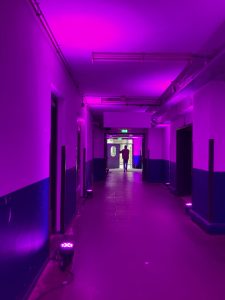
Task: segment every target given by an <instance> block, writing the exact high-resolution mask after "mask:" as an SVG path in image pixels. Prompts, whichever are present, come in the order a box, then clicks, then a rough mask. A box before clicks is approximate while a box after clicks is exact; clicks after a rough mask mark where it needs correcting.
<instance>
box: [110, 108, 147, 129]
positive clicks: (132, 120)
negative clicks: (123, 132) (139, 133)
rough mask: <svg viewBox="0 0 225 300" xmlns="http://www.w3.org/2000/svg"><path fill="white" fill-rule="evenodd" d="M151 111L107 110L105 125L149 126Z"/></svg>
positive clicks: (117, 126)
mask: <svg viewBox="0 0 225 300" xmlns="http://www.w3.org/2000/svg"><path fill="white" fill-rule="evenodd" d="M150 123H151V114H150V113H135V112H105V113H104V127H113V128H149V126H150Z"/></svg>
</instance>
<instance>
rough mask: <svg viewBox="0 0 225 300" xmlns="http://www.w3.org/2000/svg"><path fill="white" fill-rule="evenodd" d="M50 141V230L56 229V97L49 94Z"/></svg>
mask: <svg viewBox="0 0 225 300" xmlns="http://www.w3.org/2000/svg"><path fill="white" fill-rule="evenodd" d="M51 101H52V103H51V142H50V230H51V232H55V231H56V184H57V131H58V130H57V124H58V106H57V98H56V97H55V96H54V95H53V94H52V96H51Z"/></svg>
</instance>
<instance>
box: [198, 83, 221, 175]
mask: <svg viewBox="0 0 225 300" xmlns="http://www.w3.org/2000/svg"><path fill="white" fill-rule="evenodd" d="M224 99H225V83H224V82H222V81H212V82H210V83H209V84H208V85H206V86H204V87H203V88H201V89H200V90H199V91H198V92H197V93H196V94H195V96H194V114H193V119H194V127H193V139H194V145H195V146H194V161H193V163H194V168H197V169H202V170H208V140H209V139H215V149H214V157H215V158H214V159H215V160H214V171H216V172H221V171H225V155H224V153H225V134H224V117H225V102H224Z"/></svg>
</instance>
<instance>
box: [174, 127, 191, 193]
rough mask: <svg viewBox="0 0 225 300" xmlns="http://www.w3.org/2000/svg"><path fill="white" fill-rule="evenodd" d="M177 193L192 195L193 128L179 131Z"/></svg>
mask: <svg viewBox="0 0 225 300" xmlns="http://www.w3.org/2000/svg"><path fill="white" fill-rule="evenodd" d="M176 141H177V143H176V144H177V145H176V192H177V194H178V195H180V196H186V195H191V193H192V126H187V127H184V128H181V129H178V130H177V136H176Z"/></svg>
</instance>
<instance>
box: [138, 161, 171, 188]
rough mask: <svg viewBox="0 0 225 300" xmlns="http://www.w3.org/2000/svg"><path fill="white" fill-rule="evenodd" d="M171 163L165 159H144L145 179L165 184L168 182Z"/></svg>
mask: <svg viewBox="0 0 225 300" xmlns="http://www.w3.org/2000/svg"><path fill="white" fill-rule="evenodd" d="M168 172H169V162H168V161H167V160H164V159H144V163H143V178H144V180H146V181H148V182H155V183H164V182H167V181H168V176H169V173H168Z"/></svg>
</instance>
